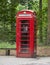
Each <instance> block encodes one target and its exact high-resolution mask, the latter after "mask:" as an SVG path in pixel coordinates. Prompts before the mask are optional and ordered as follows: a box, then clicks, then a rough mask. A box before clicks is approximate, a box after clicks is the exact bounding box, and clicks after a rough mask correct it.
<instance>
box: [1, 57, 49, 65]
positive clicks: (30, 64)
mask: <svg viewBox="0 0 50 65" xmlns="http://www.w3.org/2000/svg"><path fill="white" fill-rule="evenodd" d="M0 65H50V57H37V58H17V57H15V56H0Z"/></svg>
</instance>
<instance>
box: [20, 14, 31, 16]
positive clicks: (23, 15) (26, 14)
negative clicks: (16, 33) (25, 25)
mask: <svg viewBox="0 0 50 65" xmlns="http://www.w3.org/2000/svg"><path fill="white" fill-rule="evenodd" d="M19 16H31V14H19Z"/></svg>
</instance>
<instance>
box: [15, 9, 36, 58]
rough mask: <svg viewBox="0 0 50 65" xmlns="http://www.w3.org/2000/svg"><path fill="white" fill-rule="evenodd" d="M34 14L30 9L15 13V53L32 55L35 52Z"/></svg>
mask: <svg viewBox="0 0 50 65" xmlns="http://www.w3.org/2000/svg"><path fill="white" fill-rule="evenodd" d="M36 37H37V36H36V15H35V12H33V11H30V10H24V11H20V12H18V13H17V15H16V55H17V57H33V56H34V54H35V53H36Z"/></svg>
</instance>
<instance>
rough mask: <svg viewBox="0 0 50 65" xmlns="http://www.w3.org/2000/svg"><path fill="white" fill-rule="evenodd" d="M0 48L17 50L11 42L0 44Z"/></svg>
mask: <svg viewBox="0 0 50 65" xmlns="http://www.w3.org/2000/svg"><path fill="white" fill-rule="evenodd" d="M0 48H16V45H15V44H13V45H12V44H10V43H9V42H0Z"/></svg>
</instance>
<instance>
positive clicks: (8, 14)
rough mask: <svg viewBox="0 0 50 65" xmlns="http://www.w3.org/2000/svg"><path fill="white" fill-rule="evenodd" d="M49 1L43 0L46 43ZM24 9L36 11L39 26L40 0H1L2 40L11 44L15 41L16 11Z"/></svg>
mask: <svg viewBox="0 0 50 65" xmlns="http://www.w3.org/2000/svg"><path fill="white" fill-rule="evenodd" d="M47 2H48V1H47V0H42V36H43V42H44V43H45V41H46V38H47V21H48V19H47V7H48V4H47ZM23 9H30V10H33V11H36V13H37V19H38V27H39V25H40V24H39V0H0V41H3V42H9V43H11V44H13V42H15V38H16V37H15V36H16V34H15V33H16V32H15V24H16V21H15V19H16V13H17V12H18V11H20V10H23ZM40 26H41V25H40ZM38 35H39V29H38ZM44 43H43V44H44Z"/></svg>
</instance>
